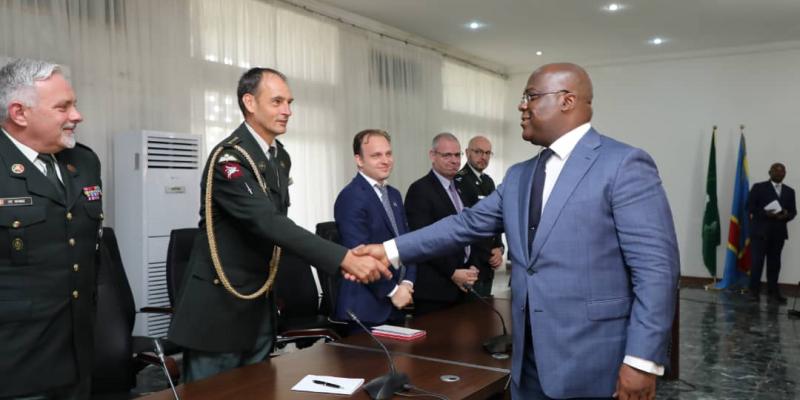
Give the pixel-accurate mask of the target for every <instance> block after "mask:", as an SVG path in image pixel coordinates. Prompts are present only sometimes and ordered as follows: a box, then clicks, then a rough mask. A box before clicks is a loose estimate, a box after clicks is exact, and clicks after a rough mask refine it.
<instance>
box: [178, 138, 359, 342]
mask: <svg viewBox="0 0 800 400" xmlns="http://www.w3.org/2000/svg"><path fill="white" fill-rule="evenodd" d="M234 144H238V145H240V146H241V147H242V148H244V149H245V150H246V151H247V153H248V154H250V156H251V157H252V158H253V160H254V161H255V163H256V166H257V167H258V171H252V170H251V169H250V165H249V164H248V162H247V161H246V160H245V158H244V156H243V155H242V154H240V153H239V152H238V151H236V150H235V149H234V148H233V145H234ZM218 147H223V148H224V151H223V152H222V153H221V154H220V156H219V158H218V159H214V160H212V159H209V160H208V162H207V164H206V167H205V170H204V172H203V178H202V186H201V205H200V234H199V235H198V238H197V240H196V242H195V244H194V247H193V249H192V255H191V257H190V259H189V265H188V266H187V272H186V276H185V279H184V282H183V284H182V286H181V290H180V291H179V294H178V302H177V308H176V313H175V315H174V316H173V319H172V324H171V326H170V331H169V338H170V339H171V340H172V341H174V342H175V343H177V344H179V345H181V346H184V347H187V348H190V349H197V350H203V351H209V352H226V353H228V352H241V351H246V350H251V349H252V348H253V346H254V345H255V340H256V336H257V334H258V329H259V327H260V326H261V324H262V322H263V321H264V318H272V319H273V320H274V318H275V313H276V310H275V305H274V302H273V301H272V299H271V295H270V296H265V297H261V298H258V299H255V300H241V299H238V298H237V297H235V296H233V295H232V294H230V293H228V292H227V291H226V290H225V288H224V287H223V286H222V285H221V284H220V283H219V280H218V277H217V274H216V271H215V270H214V267H213V264H212V263H211V253H210V250H209V246H208V237H207V235H206V220H205V205H204V204H203V203H204V202H203V200H202V199H203V198H204V196H205V193H206V176H207V172H208V169H209V168H212V169H213V174H212V176H213V180H214V181H213V182H214V187H213V193H212V198H213V205H214V232H215V236H216V238H217V245H218V247H219V254H220V258H221V260H222V265H223V269H224V271H225V274H226V275H227V276H228V279H229V280H230V281H231V284H232V285H233V287H234V288H236V289H237V290H238V291H239V292H241V293H245V294H249V293H252V292H255V291H256V290H257V289H258V288H259V287H260V286H261V285H262V284H263V283H264V282H265V281H266V279H267V276H268V272H269V267H268V265H269V263H270V260H271V258H272V247H273V245H278V246H281V247H282V248H283V249H284V251H291V252H294V253H295V254H298V255H300V257H301V258H303V259H305V260H306V261H308V262H309V263H310V264H313V265H314V266H316V267H317V268H320V269H322V270H324V271H325V272H328V273H331V274H333V273H337V272H338V266H339V264H340V263H341V261H342V259H343V258H344V256H345V253H346V252H347V249H345V248H344V247H342V246H339V245H337V244H334V243H332V242H329V241H326V240H324V239H322V238H320V237H318V236H316V235H314V234H312V233H311V232H308V231H307V230H305V229H303V228H301V227H299V226H297V225H295V223H294V222H292V220H290V219H289V218H288V217H286V211H287V208H288V206H289V196H288V193H289V192H288V189H287V186H288V181H289V168H290V166H291V164H290V162H289V156H288V154H287V153H286V151H285V150H283V148H282V147H283V146H282V145H280V143H279V146H278V147H279V155H278V161H279V164H280V168H279V169H280V171H278V173H277V174H276V172H275V170H274V169H273V168H272V166H271V165H270V163H269V162H268V160H267V157H266V155H265V154H264V152H263V151H262V150H261V148H260V147H259V146H258V143H257V142H256V140H255V138H253V136H252V134H250V132H249V131H248V130H247V127H246V126H244V124H242V125H241V126H239V128H238V129H236V131H234V132H233V134H231V136H229V137H228V138H226V139H225V140H223V141H222V143H220V144H219V145H217V147H215V149H216V148H218ZM226 160H227V161H226ZM230 160H234V161H230ZM256 173H258V174H261V175H262V176H263V177H264V179H265V180H266V182H267V186H268V189H267V190H268V192H269V196H266V195H265V194H264V193H263V192H262V191H261V189H260V187H259V185H258V182H257V181H256V177H255V174H256ZM273 326H274V324H273Z"/></svg>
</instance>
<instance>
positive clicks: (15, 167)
mask: <svg viewBox="0 0 800 400" xmlns="http://www.w3.org/2000/svg"><path fill="white" fill-rule="evenodd" d="M11 172H13V173H15V174H17V175H19V174H21V173H23V172H25V166H24V165H22V164H14V165H12V166H11Z"/></svg>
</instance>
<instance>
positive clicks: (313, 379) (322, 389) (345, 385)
mask: <svg viewBox="0 0 800 400" xmlns="http://www.w3.org/2000/svg"><path fill="white" fill-rule="evenodd" d="M363 384H364V379H362V378H338V377H335V376H323V375H306V376H305V377H304V378H303V379H301V380H300V382H297V384H296V385H294V387H292V390H294V391H296V392H314V393H331V394H353V393H354V392H355V391H356V389H358V388H359V387H361V385H363ZM336 386H338V387H336Z"/></svg>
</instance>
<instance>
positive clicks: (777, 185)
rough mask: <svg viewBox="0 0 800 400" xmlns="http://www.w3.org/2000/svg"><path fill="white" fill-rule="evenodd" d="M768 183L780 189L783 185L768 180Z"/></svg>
mask: <svg viewBox="0 0 800 400" xmlns="http://www.w3.org/2000/svg"><path fill="white" fill-rule="evenodd" d="M769 183H771V184H772V186H775V187H780V186H781V185H782V184H783V183H778V182H773V181H772V180H770V181H769Z"/></svg>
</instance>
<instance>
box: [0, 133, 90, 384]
mask: <svg viewBox="0 0 800 400" xmlns="http://www.w3.org/2000/svg"><path fill="white" fill-rule="evenodd" d="M56 159H57V161H58V163H57V165H58V167H59V169H60V170H61V177H62V180H63V182H64V188H65V190H66V197H67V200H66V204H65V202H64V200H63V199H60V197H59V196H58V195H57V194H56V188H55V187H54V186H53V184H52V183H51V182H50V181H48V180H47V178H46V177H45V175H44V174H42V173H41V171H40V170H39V169H37V168H36V166H34V165H33V164H32V163H31V162H30V161H28V159H27V158H26V157H25V156H24V155H23V154H22V152H20V151H19V150H18V149H17V147H16V146H14V144H13V143H12V142H11V141H10V140H8V138H7V137H6V135H5V133H2V132H0V168H2V170H1V171H0V199H1V200H0V203H2V205H0V377H2V378H0V381H2V382H3V384H2V385H0V397H6V396H12V397H13V396H15V395H23V394H27V393H36V392H43V391H46V390H48V389H50V388H55V387H58V386H64V385H71V384H75V383H77V382H78V379H79V377H83V376H85V375H87V374H90V373H91V368H92V360H93V355H92V347H93V340H92V336H93V328H94V312H95V293H96V289H97V273H96V271H95V265H96V256H97V248H96V246H97V244H98V243H99V235H100V228H101V227H102V219H103V203H102V200H101V199H100V198H99V192H94V193H92V191H93V190H94V187H95V186H97V190H98V191H99V190H100V189H99V188H100V187H102V183H101V182H100V161H99V160H98V158H97V156H96V155H95V154H94V152H92V150H90V149H89V148H88V147H86V146H83V145H81V144H78V145H77V146H76V147H75V148H74V149H67V150H64V151H62V152H61V153H59V154H57V155H56ZM87 192H88V193H89V194H88V195H87ZM95 194H97V195H98V198H97V199H94V197H95V196H94V195H95ZM89 197H92V198H93V199H92V200H90V199H89ZM11 199H19V202H16V203H15V202H14V201H13V200H11ZM15 204H18V205H15Z"/></svg>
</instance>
